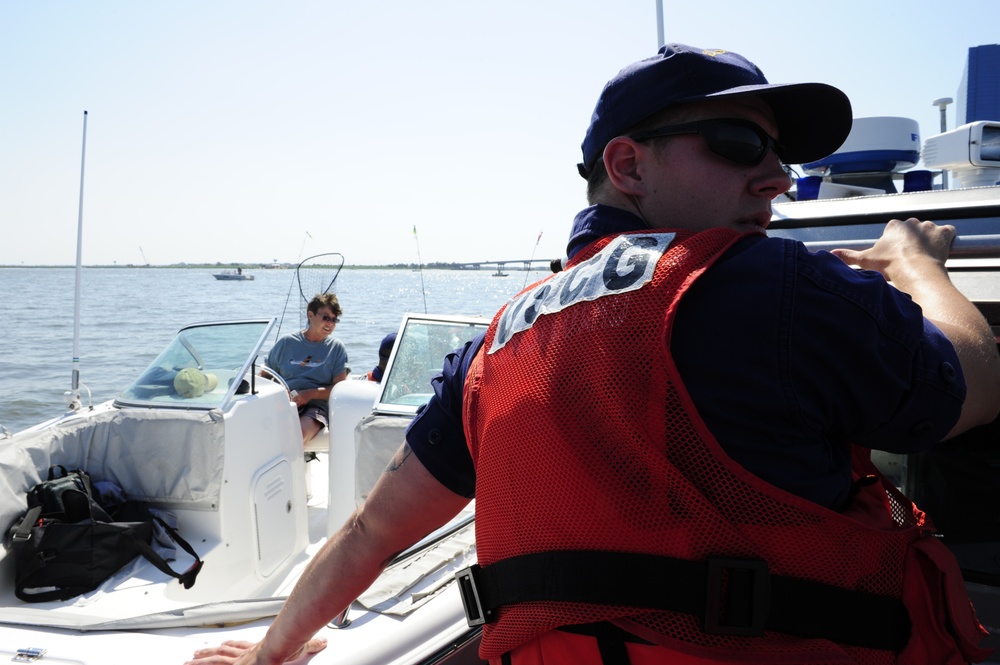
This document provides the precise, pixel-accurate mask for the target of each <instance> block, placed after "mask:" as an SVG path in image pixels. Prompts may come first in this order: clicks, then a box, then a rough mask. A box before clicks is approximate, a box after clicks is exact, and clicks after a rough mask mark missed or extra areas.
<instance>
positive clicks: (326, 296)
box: [307, 293, 344, 318]
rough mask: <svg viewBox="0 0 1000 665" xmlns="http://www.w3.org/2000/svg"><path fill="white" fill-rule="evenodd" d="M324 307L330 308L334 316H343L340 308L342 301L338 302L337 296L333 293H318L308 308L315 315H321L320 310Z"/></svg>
mask: <svg viewBox="0 0 1000 665" xmlns="http://www.w3.org/2000/svg"><path fill="white" fill-rule="evenodd" d="M324 307H329V308H330V311H331V312H333V315H334V316H336V317H338V318H339V317H340V315H341V314H343V313H344V312H343V310H342V309H341V308H340V301H339V300H337V296H336V295H334V294H333V293H317V294H316V295H315V296H313V299H312V300H310V301H309V307H308V308H307V309H308V310H309V311H310V312H312V313H313V314H317V313H319V310H321V309H323V308H324Z"/></svg>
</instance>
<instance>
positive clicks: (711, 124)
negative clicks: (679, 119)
mask: <svg viewBox="0 0 1000 665" xmlns="http://www.w3.org/2000/svg"><path fill="white" fill-rule="evenodd" d="M678 134H701V136H702V138H703V139H705V145H706V146H708V149H709V150H711V151H712V152H714V153H715V154H716V155H718V156H720V157H724V158H726V159H728V160H730V161H733V162H736V163H737V164H746V165H747V166H756V165H757V164H760V163H761V162H762V161H764V156H765V155H767V151H768V150H774V153H775V154H776V155H777V156H778V159H779V160H781V161H782V162H784V160H783V159H782V157H781V155H782V153H783V152H784V148H783V146H782V145H781V144H780V143H778V142H777V141H775V140H774V139H773V138H771V136H770V135H769V134H768V133H767V132H765V131H764V130H763V129H761V128H760V127H759V126H758V125H756V124H754V123H752V122H750V121H749V120H742V119H739V118H714V119H712V120H698V121H696V122H685V123H682V124H679V125H667V126H666V127H657V128H656V129H649V130H646V131H643V132H636V133H635V134H631V135H630V136H631V138H632V139H633V140H635V141H648V140H649V139H655V138H659V137H661V136H677V135H678Z"/></svg>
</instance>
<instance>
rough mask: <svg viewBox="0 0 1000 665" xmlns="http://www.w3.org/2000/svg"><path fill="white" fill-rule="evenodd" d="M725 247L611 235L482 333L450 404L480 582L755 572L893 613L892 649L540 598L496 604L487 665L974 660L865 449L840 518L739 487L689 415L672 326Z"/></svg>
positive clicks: (938, 559) (936, 571) (971, 623)
mask: <svg viewBox="0 0 1000 665" xmlns="http://www.w3.org/2000/svg"><path fill="white" fill-rule="evenodd" d="M739 237H740V236H739V234H737V233H736V232H734V231H732V230H728V229H713V230H709V231H704V232H700V233H692V232H688V231H667V230H664V231H648V232H633V233H626V234H622V235H618V236H609V237H605V238H602V239H600V240H598V241H596V242H595V243H593V244H592V245H591V246H589V247H588V248H586V249H585V250H583V251H582V252H581V253H580V255H578V256H577V257H576V258H575V259H574V261H573V262H571V264H570V266H569V267H568V268H567V269H566V270H565V271H563V272H561V273H558V274H556V275H553V276H551V277H549V278H548V279H546V280H543V281H542V282H539V283H538V284H535V285H533V286H531V287H529V288H528V289H526V290H525V291H524V292H522V293H521V294H519V295H518V296H517V297H515V298H514V299H513V300H512V301H511V302H510V303H508V304H507V305H506V307H505V308H504V309H503V310H501V312H500V313H498V315H497V316H496V317H495V318H494V320H493V322H492V324H491V326H490V328H489V330H488V332H487V335H486V340H485V342H484V344H483V347H482V349H481V351H480V352H479V354H478V356H477V357H476V359H475V360H474V361H473V364H472V366H471V368H470V371H469V374H468V377H467V379H466V384H465V391H464V404H463V413H464V419H465V431H466V437H467V440H468V442H469V447H470V451H471V453H472V457H473V460H474V462H475V465H476V474H477V485H476V521H477V547H478V556H479V564H480V566H482V567H483V568H484V569H485V570H490V566H493V565H495V564H497V563H498V562H504V561H508V560H513V559H517V558H518V557H523V556H524V555H532V554H535V553H550V552H557V553H562V552H565V551H570V552H580V551H583V552H595V551H596V552H611V553H638V554H645V555H656V556H658V557H669V558H671V559H678V560H683V561H687V562H702V561H706V560H711V559H713V558H716V557H727V558H735V559H738V560H751V561H763V562H766V567H767V575H770V576H772V579H778V578H780V579H783V580H787V579H792V580H809V581H813V582H818V583H821V584H822V585H825V587H829V588H834V589H835V590H844V589H846V590H851V591H856V592H861V594H864V595H871V596H875V597H880V598H883V597H884V598H888V599H890V600H892V601H893V602H896V603H899V604H900V605H901V606H903V605H905V608H906V611H905V612H903V614H904V617H905V614H907V613H908V614H909V619H910V622H911V623H912V626H913V629H912V636H911V637H910V638H909V641H908V642H906V644H905V648H903V649H902V650H901V652H896V651H892V650H885V649H881V648H877V649H876V648H865V647H859V646H852V645H851V644H842V643H838V642H836V641H833V640H831V639H825V638H820V637H810V636H802V635H789V634H787V633H784V632H779V631H775V630H764V631H762V632H761V633H758V634H757V635H755V636H751V635H743V634H726V631H723V633H724V634H717V633H713V632H706V630H705V626H704V625H703V623H702V621H703V618H698V617H696V616H694V615H692V614H689V613H686V612H683V611H663V610H649V609H642V608H637V607H634V606H632V607H630V606H624V605H621V604H616V603H611V602H607V603H595V602H573V601H565V600H555V601H550V600H544V599H542V600H529V601H526V602H513V603H510V604H505V605H502V606H501V607H500V608H499V609H498V611H497V612H496V614H495V616H494V617H492V620H490V621H489V623H487V624H486V625H485V626H484V636H483V642H482V647H481V650H480V655H481V656H482V657H483V658H495V657H497V656H499V655H500V654H503V653H506V652H509V651H511V650H512V649H515V648H516V647H518V646H519V645H522V644H525V643H527V642H529V641H531V640H533V639H535V638H537V637H538V636H540V635H543V634H545V633H547V632H549V631H551V630H553V629H555V628H557V627H559V626H565V625H573V624H583V623H591V622H601V621H610V622H612V623H614V624H615V625H617V626H619V627H621V628H624V629H626V630H627V631H629V632H630V633H632V634H635V635H638V636H640V637H641V638H643V639H645V640H648V641H651V642H653V643H655V644H658V645H661V646H663V647H665V648H667V649H669V650H675V651H677V652H680V653H685V654H688V655H690V656H694V657H702V658H706V659H714V660H716V661H718V662H744V663H745V662H758V663H777V662H796V663H800V662H814V663H826V662H830V663H833V662H845V661H846V662H851V661H855V662H860V663H873V664H874V663H895V662H907V663H932V662H933V663H952V662H954V663H959V662H966V661H967V660H976V659H981V658H983V657H985V656H986V655H987V654H988V653H989V652H986V651H982V650H979V649H978V648H977V647H976V645H977V644H978V642H979V640H980V639H981V638H982V636H983V635H984V631H983V630H982V628H981V626H980V625H979V624H978V622H977V621H976V619H975V616H974V612H973V611H972V608H971V604H970V603H969V601H968V598H967V596H966V595H965V590H964V586H963V584H962V580H961V575H960V573H959V571H958V568H957V564H956V563H955V561H954V558H953V557H952V556H951V555H950V553H949V552H948V551H947V550H946V548H945V547H944V546H943V545H942V544H941V543H940V542H938V541H937V540H936V539H934V538H932V537H928V536H929V535H930V534H931V533H932V531H933V527H932V526H931V524H930V522H929V520H928V519H927V518H926V516H925V515H924V513H923V512H922V511H920V510H919V509H918V508H917V507H916V506H915V505H913V504H912V503H911V502H910V501H909V500H908V499H906V498H905V497H904V496H902V495H901V494H899V493H898V492H897V491H896V490H895V489H894V488H892V487H891V486H889V484H888V483H886V482H885V481H883V480H882V479H881V476H880V475H878V472H877V470H876V469H875V468H874V466H873V465H872V464H871V463H870V461H869V460H868V455H867V454H866V451H863V450H860V449H857V450H855V465H854V477H855V480H856V481H857V482H856V490H857V495H856V497H855V498H854V500H853V502H852V505H851V507H850V508H849V509H848V510H847V511H846V512H845V513H837V512H835V511H832V510H828V509H826V508H824V507H821V506H819V505H817V504H814V503H812V502H810V501H807V500H806V499H803V498H801V497H798V496H795V495H792V494H790V493H787V492H785V491H783V490H780V489H778V488H776V487H774V486H772V485H769V484H768V483H766V482H764V481H763V480H761V479H759V478H757V477H756V476H754V475H752V474H750V473H748V472H747V471H745V470H744V469H743V468H742V467H741V466H739V465H738V464H736V463H735V462H733V461H732V460H731V459H730V458H729V457H728V456H727V455H726V454H725V453H724V452H723V450H722V449H721V448H720V447H719V444H718V443H717V442H716V440H715V439H714V437H713V436H712V434H711V433H710V432H709V431H708V429H707V427H706V426H705V423H704V422H703V421H702V419H701V418H700V417H699V416H698V413H697V410H696V409H695V407H694V405H693V403H692V402H691V399H690V396H689V395H688V393H687V391H686V390H685V388H684V385H683V383H682V381H681V378H680V376H679V374H678V371H677V368H676V366H675V364H674V362H673V360H672V357H671V353H670V335H671V330H672V323H673V320H674V317H675V314H676V311H677V306H678V303H679V301H680V299H681V297H682V296H683V295H684V293H685V291H686V290H687V288H688V287H689V286H690V285H691V284H692V283H693V282H694V280H695V279H697V278H698V276H699V275H700V274H701V273H702V272H703V271H704V270H706V269H708V268H709V266H710V265H711V264H712V263H713V262H714V261H715V260H716V259H717V258H718V257H719V256H720V255H721V254H722V253H723V252H725V250H726V249H728V248H729V247H730V246H731V245H732V244H733V243H734V242H735V241H736V240H737V239H738V238H739ZM734 332H735V333H737V334H738V330H737V331H734ZM603 572H604V571H601V570H594V571H593V578H594V579H595V580H597V579H599V578H600V576H601V575H602V573H603ZM543 576H544V575H543ZM581 583H582V584H583V585H586V584H587V583H588V581H587V580H586V579H583V580H581ZM640 584H641V581H640ZM723 584H725V582H723ZM859 595H860V594H859ZM709 602H711V598H710V599H709ZM808 609H809V608H808V600H807V599H806V600H803V608H802V611H803V612H807V611H808ZM785 611H786V612H788V611H791V613H795V612H797V611H798V610H797V609H795V608H793V609H791V610H789V608H785ZM844 611H845V612H850V608H844ZM949 625H950V628H949ZM904 641H905V637H904Z"/></svg>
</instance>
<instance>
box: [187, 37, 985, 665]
mask: <svg viewBox="0 0 1000 665" xmlns="http://www.w3.org/2000/svg"><path fill="white" fill-rule="evenodd" d="M850 126H851V107H850V103H849V102H848V100H847V98H846V97H845V96H844V94H843V93H842V92H840V91H839V90H837V89H835V88H832V87H830V86H826V85H822V84H818V83H806V84H795V85H772V84H769V83H768V82H767V80H766V79H765V77H764V75H763V74H762V73H761V72H760V70H759V69H757V67H756V66H754V65H753V64H752V63H750V62H749V61H747V60H746V59H744V58H743V57H741V56H739V55H736V54H734V53H730V52H727V51H724V50H717V49H711V50H708V49H699V48H692V47H689V46H684V45H679V44H672V45H667V46H665V47H664V48H662V49H661V50H660V52H659V54H657V55H656V56H653V57H651V58H648V59H646V60H643V61H640V62H637V63H634V64H632V65H630V66H628V67H626V68H625V69H623V70H622V71H621V72H620V73H619V74H618V75H617V76H615V77H614V78H613V79H612V80H611V81H610V82H609V83H608V84H607V86H606V87H605V89H604V91H603V92H602V93H601V96H600V98H599V100H598V103H597V107H596V109H595V111H594V114H593V117H592V121H591V125H590V127H589V129H588V130H587V133H586V136H585V138H584V141H583V146H582V147H583V162H582V163H581V164H580V166H579V170H580V172H581V174H582V175H584V177H586V178H587V181H588V198H589V200H590V203H591V204H592V205H591V206H590V207H588V208H587V209H585V210H583V211H582V212H581V213H579V214H578V215H577V217H576V219H575V222H574V226H573V231H572V233H571V236H570V241H569V246H568V257H569V260H568V262H567V266H566V269H565V270H564V271H563V272H560V273H558V274H556V275H553V276H551V277H549V278H548V279H546V280H543V281H542V282H539V283H538V284H535V285H533V286H531V287H529V288H528V289H527V290H525V291H524V292H523V293H522V294H520V295H519V296H517V297H515V298H514V299H513V300H512V301H511V302H509V303H508V304H507V305H506V306H505V308H504V309H502V310H501V312H500V313H499V314H498V315H497V317H496V318H495V319H494V320H493V323H492V325H491V326H490V328H489V330H488V332H487V333H486V334H485V336H484V337H482V338H479V339H477V340H475V341H474V342H473V343H471V344H469V345H467V346H466V347H464V348H463V349H461V350H459V351H458V352H456V353H455V354H453V355H451V356H449V357H448V359H447V360H446V363H445V368H444V372H443V374H442V376H441V377H439V378H438V379H436V380H435V382H434V388H435V393H436V394H435V397H434V399H432V400H431V402H430V403H429V404H428V406H427V408H426V409H425V410H424V411H423V412H422V413H421V415H420V416H419V417H418V418H417V419H416V420H415V421H414V423H413V424H412V425H411V427H410V429H409V431H408V432H407V437H406V441H407V442H406V443H405V444H404V445H403V446H402V447H401V448H400V450H399V452H398V453H397V454H396V457H395V458H394V459H393V461H392V463H391V464H390V466H389V468H388V469H387V470H386V472H385V473H384V474H383V476H382V478H381V480H380V481H379V483H378V485H377V486H376V487H375V489H374V490H373V492H372V494H371V495H370V497H369V499H368V501H367V502H366V503H365V505H364V506H362V507H361V508H360V509H359V510H358V512H357V513H356V514H355V515H354V516H353V517H352V518H351V519H350V520H349V521H348V522H347V523H346V524H345V525H344V527H342V528H341V530H340V531H339V532H338V533H337V534H335V535H334V536H333V537H331V538H330V540H329V541H328V542H327V544H326V545H325V546H324V548H323V549H322V551H321V552H320V553H319V554H318V555H317V556H316V558H315V559H314V560H313V561H312V563H311V564H310V565H309V567H308V568H307V570H306V572H305V574H304V575H303V577H302V579H301V581H300V583H299V584H298V585H297V586H296V588H295V590H294V592H293V593H292V595H291V596H290V597H289V599H288V601H287V602H286V604H285V606H284V608H283V610H282V612H281V613H280V614H279V616H278V617H277V618H276V620H275V621H274V623H273V624H272V626H271V627H270V629H269V630H268V633H267V635H266V636H265V638H264V639H263V641H262V642H260V643H258V644H248V643H240V642H230V643H226V644H224V645H222V646H220V647H216V648H212V649H205V650H201V651H199V652H197V653H196V654H195V657H196V658H197V659H200V660H199V661H198V662H203V663H209V662H232V660H233V659H237V661H238V662H239V663H250V662H259V663H279V662H283V661H285V660H288V659H292V658H295V657H298V656H301V655H302V654H303V653H307V652H312V651H316V650H318V649H321V648H323V647H324V646H325V642H324V641H323V640H321V639H310V638H311V636H312V635H314V633H315V632H316V631H318V630H319V629H320V628H322V627H323V626H324V625H325V624H326V623H327V622H328V621H329V619H330V618H331V617H332V616H334V615H336V614H337V613H338V612H339V611H340V610H342V609H343V608H344V607H345V606H347V605H348V604H349V603H350V602H351V601H353V600H354V599H355V598H356V597H357V596H358V595H359V594H360V593H361V592H362V591H363V590H364V589H365V588H367V587H368V585H369V584H370V583H371V582H372V580H374V578H375V577H376V576H377V575H378V573H379V572H380V570H381V569H382V568H383V566H384V565H385V564H386V563H387V562H388V561H390V560H391V559H392V557H393V555H394V554H395V553H396V552H399V551H400V550H402V549H404V548H405V547H407V546H409V545H410V544H412V543H413V542H415V541H416V540H417V539H419V538H420V537H422V536H423V535H425V534H426V533H427V532H429V531H431V530H432V529H433V528H435V527H437V526H439V525H440V524H442V523H444V522H445V521H446V520H448V519H450V518H451V517H452V516H453V515H455V514H456V513H457V512H458V511H459V510H460V509H461V508H462V507H463V506H464V505H465V504H466V503H467V502H468V501H469V499H470V498H471V497H473V496H475V497H476V513H477V516H476V524H477V534H476V535H477V547H478V557H479V566H480V567H478V568H474V569H472V570H470V571H467V572H465V573H463V574H461V575H460V576H459V581H460V583H461V584H462V585H463V587H464V588H465V589H466V590H471V589H473V588H475V590H476V591H477V592H478V593H479V597H480V599H481V601H482V604H481V606H474V605H473V606H470V607H469V608H467V613H468V614H469V616H470V620H472V621H475V622H483V623H484V624H485V625H484V633H483V641H482V646H481V650H480V654H481V655H482V656H483V657H484V658H486V659H489V660H490V662H491V663H602V662H603V663H607V664H615V663H632V664H633V665H642V664H645V663H663V662H669V663H672V664H678V663H679V664H687V665H694V664H698V665H707V664H711V663H735V662H739V663H747V662H756V663H775V662H787V663H793V662H794V663H843V662H860V663H896V662H900V663H938V664H939V663H956V664H957V663H964V662H967V661H969V660H981V659H982V658H983V657H984V656H985V655H986V652H984V651H982V650H980V649H979V648H978V646H977V645H978V643H979V640H980V638H981V636H982V632H983V631H982V628H981V627H980V626H979V624H978V622H977V621H976V619H975V616H974V613H973V611H972V608H971V605H970V604H969V601H968V599H967V597H966V596H965V592H964V587H963V585H962V580H961V576H960V574H959V572H958V569H957V565H956V563H955V561H954V559H953V558H952V557H951V555H950V554H949V553H948V551H947V550H946V549H945V548H944V546H943V545H942V544H941V543H940V542H939V541H937V540H936V539H935V538H933V537H932V536H931V531H932V530H931V528H930V525H929V523H928V522H926V520H925V517H924V515H923V513H922V512H921V511H920V510H919V509H917V508H916V507H915V506H913V504H912V503H910V502H909V501H908V500H907V499H906V498H905V497H903V496H902V495H900V494H898V493H897V492H895V490H894V489H892V488H891V487H889V486H888V484H887V483H885V482H883V481H882V479H881V478H880V476H879V475H878V473H877V471H876V470H875V468H874V467H873V466H872V465H871V463H870V462H869V460H868V455H867V448H879V449H884V450H889V451H894V452H909V451H919V450H924V449H926V448H928V447H930V446H932V445H933V444H935V443H937V442H939V441H942V440H944V439H947V438H949V437H951V436H954V435H956V434H958V433H961V432H963V431H965V430H967V429H969V428H971V427H974V426H976V425H979V424H985V423H988V422H990V421H992V420H993V419H994V418H996V417H997V410H998V405H1000V360H998V356H997V350H996V346H995V340H994V337H993V333H992V332H991V330H990V328H989V326H988V325H987V323H986V321H985V320H984V319H983V317H982V316H981V315H980V313H979V312H978V310H977V309H976V308H975V307H974V306H973V305H972V304H971V303H970V302H969V301H968V300H967V299H966V298H965V297H963V296H962V295H961V293H959V291H958V290H957V289H955V287H954V286H953V285H952V284H951V282H950V280H949V278H948V274H947V272H946V270H945V268H944V261H945V259H946V257H947V256H948V251H949V247H950V244H951V242H952V240H953V238H954V235H955V231H954V229H953V228H952V227H949V226H937V225H935V224H933V223H930V222H921V221H918V220H915V219H909V220H905V221H900V220H892V221H889V223H888V224H887V225H886V227H885V230H884V233H883V235H882V237H881V238H880V239H879V240H878V242H877V243H876V244H875V246H874V247H872V248H871V249H869V250H866V251H862V252H855V251H847V250H838V251H836V252H834V253H827V252H820V253H816V254H813V253H810V252H809V251H807V250H806V249H805V247H804V246H803V245H801V244H799V243H797V242H794V241H790V240H784V239H778V238H768V237H767V236H766V234H765V229H766V227H767V225H768V223H769V221H770V219H771V201H772V199H773V198H774V197H776V196H778V195H779V194H781V193H783V192H784V191H786V190H787V189H788V188H789V186H790V181H789V177H788V175H787V173H786V171H785V170H784V168H783V163H803V162H809V161H812V160H815V159H819V158H821V157H823V156H825V155H827V154H830V153H832V152H833V151H835V150H836V148H837V147H838V146H839V145H840V144H841V143H842V142H843V140H844V138H845V137H846V136H847V134H848V132H849V130H850ZM848 264H853V265H858V266H861V267H862V268H864V269H866V270H862V271H855V270H854V269H852V268H850V267H849V265H848ZM887 280H890V281H891V282H892V284H893V285H892V286H890V285H889V284H887ZM855 444H857V445H855ZM862 446H863V447H862ZM413 497H419V498H420V500H419V501H415V500H413Z"/></svg>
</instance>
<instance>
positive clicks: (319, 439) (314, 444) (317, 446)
mask: <svg viewBox="0 0 1000 665" xmlns="http://www.w3.org/2000/svg"><path fill="white" fill-rule="evenodd" d="M305 452H307V453H328V452H330V428H329V427H324V428H323V429H321V430H320V431H318V432H316V436H314V437H313V438H311V439H309V440H308V441H307V442H306V445H305Z"/></svg>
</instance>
